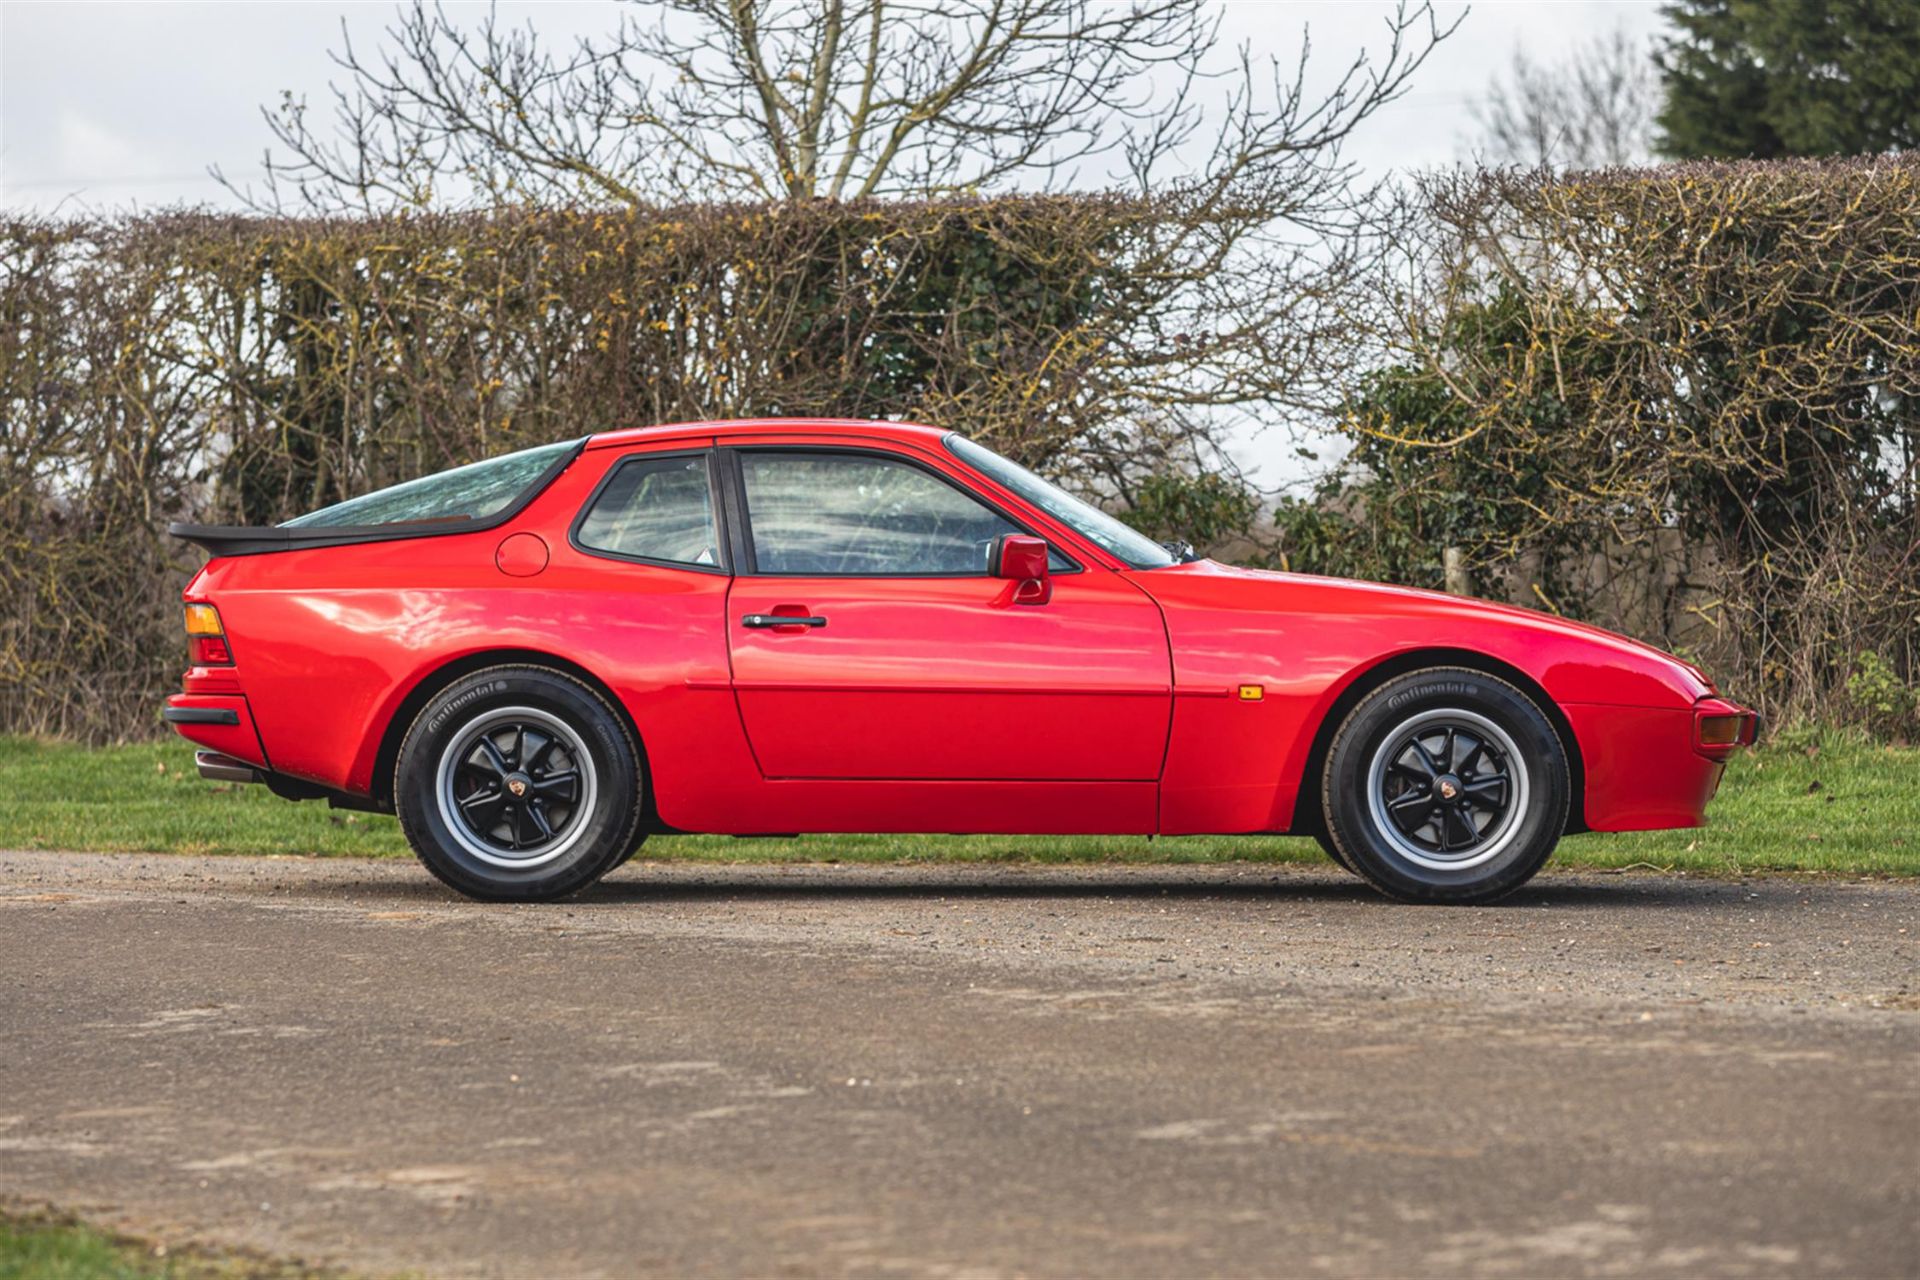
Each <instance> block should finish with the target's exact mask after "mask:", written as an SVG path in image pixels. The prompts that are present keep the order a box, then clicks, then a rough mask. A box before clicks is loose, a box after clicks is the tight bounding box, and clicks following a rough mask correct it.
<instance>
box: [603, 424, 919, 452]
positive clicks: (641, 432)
mask: <svg viewBox="0 0 1920 1280" xmlns="http://www.w3.org/2000/svg"><path fill="white" fill-rule="evenodd" d="M950 434H951V432H949V431H947V430H945V429H943V428H940V427H928V426H922V425H920V424H919V423H913V422H874V421H870V420H866V419H861V418H736V419H730V420H726V421H720V422H675V423H664V424H662V425H660V426H655V427H625V428H622V429H620V430H617V431H601V432H596V433H595V434H594V435H592V436H589V437H588V438H587V448H589V449H604V448H609V447H615V446H625V445H640V444H648V443H651V442H653V441H656V440H675V439H684V438H686V437H689V436H696V437H702V438H704V437H709V436H711V437H714V438H716V439H722V440H724V439H726V438H727V437H729V436H743V435H754V436H763V435H785V436H813V435H818V436H849V435H853V436H872V437H877V438H879V439H884V440H900V441H911V442H913V443H915V444H921V445H936V444H938V443H939V442H940V441H941V439H943V438H944V437H946V436H947V435H950Z"/></svg>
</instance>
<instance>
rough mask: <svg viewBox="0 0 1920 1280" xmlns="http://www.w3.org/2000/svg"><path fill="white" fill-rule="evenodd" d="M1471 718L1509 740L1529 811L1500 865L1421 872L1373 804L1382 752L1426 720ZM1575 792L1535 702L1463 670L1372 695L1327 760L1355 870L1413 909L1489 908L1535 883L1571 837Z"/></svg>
mask: <svg viewBox="0 0 1920 1280" xmlns="http://www.w3.org/2000/svg"><path fill="white" fill-rule="evenodd" d="M1433 712H1468V713H1471V714H1472V715H1474V716H1478V717H1482V718H1484V719H1487V720H1490V721H1492V722H1493V723H1494V724H1495V725H1497V726H1499V728H1500V729H1502V730H1504V731H1505V733H1506V735H1507V736H1508V737H1509V738H1511V739H1512V741H1513V744H1514V746H1515V747H1516V748H1517V752H1518V755H1519V756H1520V758H1521V762H1522V763H1523V764H1524V767H1525V769H1526V773H1527V790H1528V794H1527V800H1526V807H1525V810H1524V811H1523V812H1522V813H1520V814H1519V815H1518V816H1517V818H1516V819H1515V826H1514V830H1513V833H1512V835H1511V837H1510V838H1509V839H1508V840H1507V842H1506V844H1505V846H1504V847H1502V848H1501V850H1500V852H1499V853H1498V854H1497V855H1495V856H1494V857H1492V858H1490V859H1488V860H1487V861H1486V862H1483V863H1480V864H1479V865H1476V866H1472V867H1463V868H1459V869H1449V870H1438V869H1434V868H1430V867H1425V866H1421V865H1420V864H1418V863H1416V862H1414V861H1412V860H1411V859H1409V858H1408V857H1406V856H1405V855H1404V854H1403V853H1401V852H1400V851H1399V850H1397V849H1396V848H1395V847H1394V844H1393V842H1392V841H1391V840H1390V839H1389V838H1388V837H1387V836H1386V834H1385V833H1384V832H1383V831H1382V830H1381V827H1380V819H1379V818H1378V817H1377V815H1376V812H1375V809H1374V807H1373V806H1371V805H1370V804H1369V801H1368V794H1369V788H1370V787H1371V786H1372V779H1371V776H1370V770H1371V764H1372V761H1373V758H1374V755H1375V753H1376V752H1378V751H1379V750H1380V749H1381V747H1382V746H1383V745H1384V744H1385V743H1386V742H1387V741H1388V740H1389V739H1390V738H1392V737H1394V736H1395V735H1397V734H1399V733H1400V732H1401V731H1402V728H1403V726H1407V725H1409V724H1411V723H1412V722H1413V721H1415V720H1416V719H1418V718H1419V717H1421V716H1422V715H1425V714H1429V713H1433ZM1570 793H1571V786H1570V785H1569V782H1568V770H1567V760H1566V752H1565V749H1564V748H1563V747H1562V746H1561V743H1560V736H1559V734H1557V733H1556V732H1554V728H1553V726H1552V725H1551V724H1550V723H1548V721H1547V718H1546V716H1545V715H1543V714H1542V713H1541V711H1540V708H1539V707H1538V706H1536V705H1535V704H1534V702H1533V700H1532V699H1531V698H1529V697H1527V695H1526V694H1524V693H1522V692H1521V691H1520V690H1519V689H1517V688H1515V687H1514V686H1513V685H1511V684H1509V683H1508V682H1506V681H1504V680H1501V679H1498V678H1497V677H1494V676H1489V675H1486V674H1484V673H1482V672H1478V671H1471V670H1466V669H1464V668H1437V669H1431V670H1427V671H1417V672H1414V673H1412V674H1410V675H1406V676H1402V677H1400V678H1399V679H1396V680H1392V681H1389V682H1388V683H1387V684H1385V685H1383V686H1381V687H1380V688H1379V689H1377V690H1375V691H1374V692H1373V693H1372V694H1370V695H1368V696H1367V697H1366V698H1365V699H1363V700H1362V701H1361V703H1360V704H1359V705H1358V706H1357V707H1355V708H1354V709H1353V711H1352V713H1351V714H1350V715H1348V717H1347V719H1346V721H1345V722H1344V723H1343V724H1342V725H1341V727H1340V729H1339V731H1338V733H1336V734H1335V736H1334V741H1333V744H1332V747H1331V749H1330V750H1329V752H1328V756H1327V768H1326V774H1325V777H1324V780H1323V790H1322V804H1323V806H1324V807H1323V812H1325V813H1326V814H1327V815H1328V824H1327V825H1328V828H1329V832H1330V834H1331V836H1332V838H1333V840H1334V842H1335V843H1337V844H1338V845H1339V847H1340V850H1341V852H1343V853H1344V854H1345V855H1346V861H1347V862H1348V864H1349V865H1350V866H1351V867H1352V869H1353V870H1354V871H1356V872H1358V873H1359V874H1360V875H1361V876H1363V877H1365V878H1366V879H1367V880H1368V881H1369V882H1370V883H1372V884H1373V885H1374V886H1375V887H1376V888H1378V889H1381V890H1382V891H1384V892H1386V893H1388V894H1390V895H1391V896H1393V897H1396V898H1399V899H1402V900H1404V901H1409V902H1430V903H1477V902H1490V901H1492V900H1493V899H1495V898H1499V897H1501V896H1503V895H1505V894H1508V893H1511V892H1512V891H1513V890H1515V889H1517V888H1519V887H1520V886H1521V885H1523V884H1525V883H1526V882H1527V881H1528V880H1529V879H1531V878H1532V877H1533V875H1534V873H1535V872H1537V871H1538V870H1539V869H1540V867H1541V865H1542V864H1543V863H1545V862H1546V860H1547V858H1548V856H1549V855H1550V854H1551V853H1552V852H1553V849H1554V846H1555V845H1556V844H1557V843H1558V842H1559V839H1560V836H1561V834H1562V832H1564V831H1565V830H1566V823H1567V807H1568V804H1569V802H1570Z"/></svg>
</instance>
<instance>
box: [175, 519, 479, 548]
mask: <svg viewBox="0 0 1920 1280" xmlns="http://www.w3.org/2000/svg"><path fill="white" fill-rule="evenodd" d="M499 523H501V522H500V521H499V520H497V519H496V520H437V521H429V522H425V523H421V524H354V525H333V526H331V527H328V526H315V527H314V528H311V529H304V528H294V529H289V528H287V527H285V526H284V525H257V524H170V525H168V526H167V532H168V533H170V534H172V535H173V536H174V537H176V538H179V539H180V540H181V541H183V542H191V543H193V544H194V545H196V546H201V547H205V548H206V549H207V554H209V555H215V556H258V555H265V554H267V553H268V552H271V551H307V550H310V549H313V548H316V547H351V546H355V545H357V544H359V543H362V542H399V541H402V540H403V539H406V538H439V537H444V536H445V535H447V534H449V533H472V532H473V531H474V530H476V529H491V528H493V527H494V526H495V525H497V524H499Z"/></svg>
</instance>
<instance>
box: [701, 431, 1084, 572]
mask: <svg viewBox="0 0 1920 1280" xmlns="http://www.w3.org/2000/svg"><path fill="white" fill-rule="evenodd" d="M716 452H718V453H719V454H720V455H721V465H720V471H721V474H722V476H723V477H724V481H725V485H726V489H727V513H726V514H727V523H728V527H729V539H730V541H731V543H732V549H733V555H734V561H733V562H734V564H735V565H737V566H739V568H738V576H740V577H743V578H844V579H847V580H849V581H851V580H857V579H862V578H865V579H915V578H918V579H923V580H926V581H940V580H945V579H968V578H991V577H992V576H993V575H992V574H991V573H989V572H987V570H986V569H985V567H984V566H983V567H982V569H981V571H980V572H978V573H779V572H774V571H771V570H769V571H764V572H763V571H762V570H761V569H760V566H759V564H758V562H757V561H756V559H755V557H754V553H753V537H752V531H751V529H750V528H749V527H748V525H749V515H748V511H747V486H746V478H745V476H744V475H743V474H742V472H741V469H740V459H739V456H738V455H740V454H743V453H824V454H852V455H854V456H857V457H877V458H881V459H884V460H886V461H889V462H898V463H901V464H903V465H905V466H909V467H914V468H917V469H918V470H920V471H924V472H925V473H926V474H928V475H930V476H932V477H933V478H934V479H935V480H938V481H939V482H940V483H942V484H944V485H946V486H947V487H948V488H950V489H954V490H957V491H958V492H960V493H962V494H964V495H965V496H966V497H968V498H971V499H973V501H975V502H977V503H979V504H980V505H981V506H983V507H985V508H986V509H987V510H989V511H991V512H993V513H994V514H995V515H997V516H999V517H1000V518H1001V519H1002V520H1005V521H1006V522H1007V523H1008V524H1010V525H1012V526H1013V527H1014V528H1015V529H1017V530H1018V531H1020V532H1021V533H1023V534H1025V535H1026V536H1028V537H1030V538H1039V539H1040V540H1041V541H1043V542H1045V543H1046V544H1047V550H1048V551H1049V552H1051V553H1052V554H1054V555H1057V556H1059V557H1060V558H1061V559H1062V560H1065V561H1066V562H1067V567H1066V568H1064V569H1056V570H1050V571H1049V573H1050V576H1053V577H1066V576H1068V575H1071V574H1076V573H1084V572H1086V566H1085V565H1083V564H1081V563H1080V561H1079V560H1078V559H1077V558H1075V557H1074V556H1072V555H1071V554H1069V553H1068V552H1067V550H1066V548H1064V547H1062V546H1061V545H1060V542H1059V540H1058V539H1056V538H1049V537H1047V535H1045V534H1044V533H1036V532H1035V531H1034V529H1033V527H1032V526H1031V525H1030V524H1028V523H1027V522H1026V521H1025V520H1022V519H1020V518H1019V517H1017V516H1015V515H1014V514H1013V513H1012V512H1010V511H1008V510H1007V509H1006V508H1005V507H1003V506H1002V505H1000V503H998V502H996V501H994V500H993V499H992V498H990V497H988V496H987V495H986V494H984V493H981V492H980V491H979V490H977V489H973V488H970V487H969V486H968V485H966V484H965V483H963V482H962V481H960V480H959V479H957V478H955V477H954V476H951V475H948V474H947V473H946V472H944V471H942V470H941V469H940V468H938V467H936V466H934V465H933V464H932V463H930V462H927V461H925V460H923V459H920V458H916V457H914V456H912V455H911V454H907V453H902V452H900V451H898V450H895V449H889V448H887V447H886V446H884V445H842V444H771V443H769V444H739V445H721V446H719V447H718V448H717V450H716Z"/></svg>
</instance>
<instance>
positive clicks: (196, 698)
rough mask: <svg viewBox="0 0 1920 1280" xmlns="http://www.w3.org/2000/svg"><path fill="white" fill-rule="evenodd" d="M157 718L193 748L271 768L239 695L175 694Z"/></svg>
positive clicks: (255, 765) (243, 701)
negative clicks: (168, 725)
mask: <svg viewBox="0 0 1920 1280" xmlns="http://www.w3.org/2000/svg"><path fill="white" fill-rule="evenodd" d="M160 715H161V718H163V719H164V720H166V722H167V723H168V724H170V725H172V726H173V728H174V731H175V732H176V733H178V734H179V735H180V736H181V737H183V738H185V739H186V740H187V741H189V742H191V743H193V744H194V745H195V746H200V747H206V748H208V749H210V750H211V751H213V752H215V753H217V754H219V755H222V756H226V757H229V758H230V759H233V760H237V761H240V762H242V763H243V764H247V765H252V766H253V767H255V768H257V769H260V770H262V771H265V770H268V769H270V768H271V766H270V765H269V764H268V763H267V753H266V750H265V748H263V747H262V746H261V745H260V735H259V733H258V732H256V731H255V729H254V727H253V712H252V711H251V710H250V709H249V708H248V706H247V700H246V698H245V697H243V696H242V695H240V694H237V693H233V694H226V693H222V694H205V693H176V694H174V695H173V696H172V697H170V698H168V699H167V705H166V706H165V708H163V709H162V710H161V712H160Z"/></svg>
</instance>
